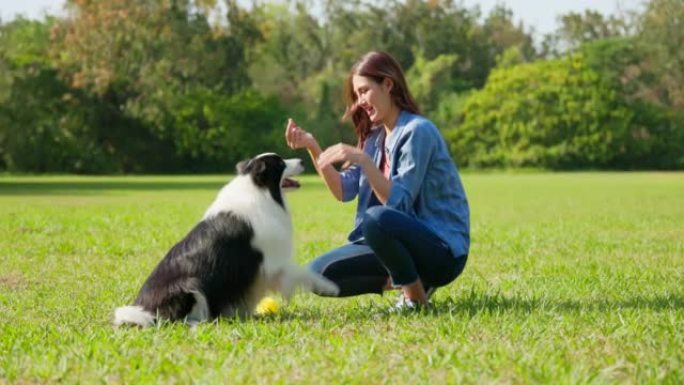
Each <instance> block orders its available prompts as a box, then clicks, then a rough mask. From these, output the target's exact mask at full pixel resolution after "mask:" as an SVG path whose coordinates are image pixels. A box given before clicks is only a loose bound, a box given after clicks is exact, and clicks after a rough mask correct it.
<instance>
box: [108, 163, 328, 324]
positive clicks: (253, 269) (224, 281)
mask: <svg viewBox="0 0 684 385" xmlns="http://www.w3.org/2000/svg"><path fill="white" fill-rule="evenodd" d="M303 170H304V168H303V166H302V162H301V160H300V159H288V160H283V158H281V157H280V156H278V155H277V154H273V153H267V154H261V155H259V156H257V157H255V158H253V159H250V160H247V161H243V162H240V163H239V164H238V165H237V171H238V175H237V176H236V177H235V179H233V180H232V181H231V182H230V183H228V184H227V185H225V186H224V187H223V188H222V189H221V191H220V192H219V193H218V196H217V197H216V200H215V201H214V202H213V203H212V204H211V206H209V208H208V209H207V211H206V213H205V214H204V217H203V218H202V220H201V221H200V222H199V223H198V224H197V225H196V226H195V227H194V228H193V229H192V230H191V231H190V233H189V234H188V235H187V236H185V238H183V240H181V241H180V242H178V243H177V244H176V245H175V246H173V248H171V250H170V251H169V252H168V253H167V254H166V256H165V257H164V259H162V261H161V262H160V263H159V264H158V265H157V267H156V268H155V269H154V271H152V273H151V274H150V276H149V277H148V278H147V281H146V282H145V283H144V284H143V286H142V288H141V289H140V293H139V294H138V298H137V299H136V300H135V302H134V304H133V305H132V306H123V307H120V308H118V309H116V311H115V314H114V325H116V326H119V325H123V324H132V325H139V326H143V327H144V326H150V325H153V324H154V323H155V321H156V320H157V319H165V320H171V321H186V322H188V323H190V324H195V323H198V322H202V321H206V320H211V319H214V318H217V317H219V316H229V317H230V316H236V315H237V316H240V317H244V316H247V315H250V314H252V313H253V312H254V309H255V307H256V305H257V304H258V303H259V301H260V300H261V299H262V298H263V297H264V296H265V295H266V293H267V292H269V291H272V292H279V293H281V294H282V295H283V297H284V298H286V299H289V298H290V297H291V296H292V295H293V293H294V291H295V289H296V288H297V287H303V288H304V289H305V290H309V291H312V290H314V291H316V292H319V293H326V294H331V295H334V294H336V293H337V291H338V288H337V286H336V285H335V284H334V283H332V282H330V281H328V280H327V279H325V278H323V277H322V276H319V275H318V274H316V273H313V272H311V271H309V270H308V269H306V268H303V267H300V266H299V265H296V264H295V263H294V261H293V258H292V253H293V245H292V220H291V217H290V214H289V211H288V208H287V203H286V202H285V197H284V196H283V190H284V189H288V188H297V187H299V184H298V183H297V182H296V181H294V180H292V179H289V177H290V176H294V175H297V174H299V173H301V172H302V171H303Z"/></svg>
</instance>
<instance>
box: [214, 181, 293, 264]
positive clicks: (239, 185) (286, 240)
mask: <svg viewBox="0 0 684 385" xmlns="http://www.w3.org/2000/svg"><path fill="white" fill-rule="evenodd" d="M283 204H284V206H285V207H283V206H281V205H279V204H278V203H277V202H276V201H275V200H273V198H272V197H271V194H270V192H269V191H268V190H267V189H260V188H258V187H256V186H255V185H254V184H253V183H252V181H251V180H250V177H249V176H237V177H236V178H235V179H233V181H232V182H230V183H229V184H227V185H226V186H224V187H223V189H221V191H220V192H219V194H218V196H217V197H216V200H215V201H214V202H213V203H212V205H211V206H209V208H208V209H207V211H206V213H205V214H204V219H207V218H210V217H212V216H214V215H216V214H218V213H220V212H232V213H234V214H236V215H238V216H240V217H241V218H243V219H244V220H245V221H247V222H248V223H249V224H250V225H251V226H252V230H253V231H254V239H253V240H252V247H254V248H255V249H256V250H259V251H261V253H262V254H263V256H264V264H263V270H264V273H266V274H273V273H276V272H277V271H278V270H279V269H280V268H282V267H283V266H285V265H287V264H288V263H289V262H290V261H291V260H292V253H293V245H292V219H291V218H290V215H289V213H288V212H287V203H286V202H285V200H284V197H283Z"/></svg>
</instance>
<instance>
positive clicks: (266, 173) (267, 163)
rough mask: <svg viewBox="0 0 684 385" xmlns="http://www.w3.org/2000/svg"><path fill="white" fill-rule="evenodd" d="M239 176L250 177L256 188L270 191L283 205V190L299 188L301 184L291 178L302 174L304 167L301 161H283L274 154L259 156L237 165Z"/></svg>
mask: <svg viewBox="0 0 684 385" xmlns="http://www.w3.org/2000/svg"><path fill="white" fill-rule="evenodd" d="M236 168H237V172H238V174H239V175H243V176H249V177H250V178H251V179H252V182H253V183H254V185H255V186H257V187H259V188H264V189H268V190H269V191H270V192H271V195H272V196H273V199H274V200H276V201H277V202H278V203H280V204H281V205H282V204H283V202H282V196H281V191H282V190H294V189H297V188H299V182H297V181H296V180H294V179H291V178H290V177H292V176H295V175H298V174H301V172H302V171H304V165H303V164H302V160H301V159H297V158H293V159H283V158H282V157H281V156H280V155H278V154H274V153H265V154H261V155H257V156H255V157H254V158H252V159H247V160H243V161H242V162H240V163H238V164H237V167H236Z"/></svg>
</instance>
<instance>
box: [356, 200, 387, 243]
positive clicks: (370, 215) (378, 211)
mask: <svg viewBox="0 0 684 385" xmlns="http://www.w3.org/2000/svg"><path fill="white" fill-rule="evenodd" d="M388 210H390V209H388V208H387V207H385V206H373V207H371V208H369V209H368V210H366V212H365V213H364V215H363V222H362V224H361V231H362V233H363V236H364V237H365V238H366V239H368V238H373V236H374V235H375V234H377V232H378V230H380V229H381V228H382V227H383V224H382V223H383V222H384V221H385V217H386V213H387V212H388Z"/></svg>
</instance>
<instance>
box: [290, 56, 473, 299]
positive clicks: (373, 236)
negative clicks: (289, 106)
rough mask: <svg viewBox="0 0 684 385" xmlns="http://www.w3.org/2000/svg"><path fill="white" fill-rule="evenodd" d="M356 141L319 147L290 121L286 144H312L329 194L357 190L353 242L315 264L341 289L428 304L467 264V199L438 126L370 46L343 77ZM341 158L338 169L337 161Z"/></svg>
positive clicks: (397, 70) (344, 196) (396, 70)
mask: <svg viewBox="0 0 684 385" xmlns="http://www.w3.org/2000/svg"><path fill="white" fill-rule="evenodd" d="M345 96H346V99H347V100H346V102H347V111H346V114H345V117H351V119H352V121H353V124H354V127H355V131H356V135H357V138H358V142H357V145H356V146H350V145H347V144H343V143H340V144H336V145H334V146H331V147H329V148H327V149H326V150H325V151H322V150H321V147H320V146H319V145H318V142H317V141H316V139H315V138H314V137H313V135H311V133H309V132H306V131H305V130H303V129H302V128H301V127H298V126H297V125H296V123H295V122H293V121H292V120H291V119H290V120H289V121H288V125H287V129H286V134H285V136H286V140H287V143H288V145H289V146H290V148H293V149H299V148H306V149H307V150H308V151H309V154H310V155H311V158H312V160H313V162H314V165H315V166H316V170H317V171H318V173H319V175H320V176H321V177H322V178H323V180H324V181H325V183H326V184H327V186H328V188H329V189H330V191H331V192H332V194H333V195H334V196H335V198H337V199H338V200H340V201H349V200H352V199H354V198H355V197H357V196H358V206H357V210H356V218H355V224H354V229H353V230H352V232H351V233H350V234H349V241H350V243H349V244H347V245H344V246H342V247H339V248H337V249H334V250H332V251H330V252H328V253H326V254H324V255H322V256H320V257H318V258H316V259H315V260H314V261H313V262H311V264H310V267H311V268H312V269H313V270H315V271H316V272H318V273H320V274H322V275H323V276H325V277H327V278H328V279H330V280H332V281H333V282H335V283H337V285H338V286H339V287H340V294H339V295H340V296H351V295H358V294H364V293H379V294H382V292H383V291H384V290H388V289H392V288H401V290H402V294H401V296H400V299H399V302H397V304H396V308H398V309H405V308H420V307H423V306H427V305H429V297H430V295H431V294H432V293H433V292H434V289H435V288H437V287H439V286H443V285H446V284H448V283H450V282H451V281H453V280H454V279H455V278H456V277H458V275H459V274H461V272H462V271H463V268H464V267H465V263H466V260H467V256H468V248H469V244H470V228H469V227H470V225H469V209H468V201H467V199H466V196H465V192H464V190H463V185H462V184H461V180H460V177H459V175H458V171H457V169H456V166H455V164H454V162H453V160H452V159H451V157H450V156H449V153H448V150H447V146H446V143H445V141H444V139H443V138H442V136H441V134H440V133H439V131H438V130H437V128H436V127H435V126H434V124H432V122H430V121H429V120H427V119H426V118H424V117H422V116H420V112H419V110H418V107H417V106H416V103H415V102H414V101H413V98H412V97H411V94H410V92H409V90H408V87H407V85H406V80H405V78H404V74H403V71H402V69H401V67H400V65H399V64H398V62H397V61H396V60H395V59H394V58H393V57H392V56H390V55H389V54H387V53H384V52H369V53H367V54H366V55H364V56H363V57H362V58H361V59H360V60H359V61H358V62H357V63H356V64H354V66H353V67H352V69H351V72H350V74H349V76H348V78H347V81H346V84H345ZM339 163H343V164H344V167H343V170H342V171H340V172H338V171H337V170H336V169H335V168H334V167H333V164H339Z"/></svg>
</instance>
